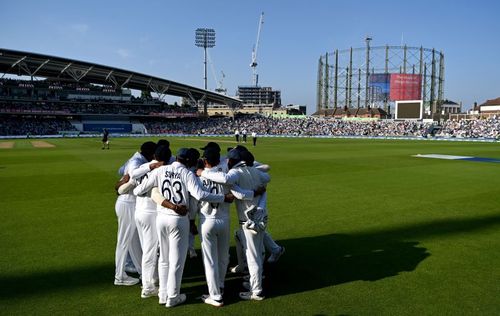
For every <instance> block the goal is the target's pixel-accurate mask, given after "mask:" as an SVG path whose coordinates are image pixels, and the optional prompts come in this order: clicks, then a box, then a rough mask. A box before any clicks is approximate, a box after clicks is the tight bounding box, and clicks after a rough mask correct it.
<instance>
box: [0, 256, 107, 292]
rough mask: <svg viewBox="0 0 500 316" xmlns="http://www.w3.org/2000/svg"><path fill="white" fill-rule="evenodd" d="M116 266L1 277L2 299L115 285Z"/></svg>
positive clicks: (75, 268) (97, 266) (77, 268)
mask: <svg viewBox="0 0 500 316" xmlns="http://www.w3.org/2000/svg"><path fill="white" fill-rule="evenodd" d="M113 280H114V265H113V264H102V265H95V266H89V267H74V268H71V269H70V268H68V269H64V270H54V271H46V272H35V273H30V274H26V275H21V276H12V277H11V276H3V275H2V276H0V284H1V285H2V286H1V287H0V299H7V298H14V297H15V298H19V297H23V296H30V295H36V294H45V293H50V292H56V291H64V290H67V289H75V288H85V287H94V286H96V285H105V284H110V285H112V284H113Z"/></svg>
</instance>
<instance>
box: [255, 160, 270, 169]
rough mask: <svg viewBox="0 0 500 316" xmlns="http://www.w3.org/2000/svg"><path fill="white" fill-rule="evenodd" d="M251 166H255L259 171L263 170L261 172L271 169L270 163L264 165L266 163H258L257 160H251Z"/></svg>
mask: <svg viewBox="0 0 500 316" xmlns="http://www.w3.org/2000/svg"><path fill="white" fill-rule="evenodd" d="M253 166H254V167H255V168H257V170H259V171H263V172H269V171H271V166H270V165H266V164H263V163H260V162H258V161H254V162H253Z"/></svg>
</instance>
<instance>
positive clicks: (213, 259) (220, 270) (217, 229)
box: [200, 218, 231, 301]
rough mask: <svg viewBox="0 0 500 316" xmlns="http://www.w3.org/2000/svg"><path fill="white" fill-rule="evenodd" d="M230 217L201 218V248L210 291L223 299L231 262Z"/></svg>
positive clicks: (214, 295)
mask: <svg viewBox="0 0 500 316" xmlns="http://www.w3.org/2000/svg"><path fill="white" fill-rule="evenodd" d="M230 234H231V232H230V228H229V219H217V218H200V237H201V250H202V254H203V265H204V266H205V277H206V279H207V285H208V293H209V294H210V297H211V298H212V299H214V300H218V301H219V300H222V291H221V289H223V288H224V280H225V278H226V271H227V266H228V264H229V238H230Z"/></svg>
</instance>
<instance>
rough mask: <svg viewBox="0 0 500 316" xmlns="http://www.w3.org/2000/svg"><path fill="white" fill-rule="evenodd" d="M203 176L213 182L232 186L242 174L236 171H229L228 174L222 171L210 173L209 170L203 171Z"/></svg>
mask: <svg viewBox="0 0 500 316" xmlns="http://www.w3.org/2000/svg"><path fill="white" fill-rule="evenodd" d="M201 176H202V177H204V178H207V179H208V180H211V181H213V182H217V183H221V184H229V185H232V184H235V183H236V182H237V181H238V179H239V176H240V174H239V173H238V171H236V170H234V169H231V170H229V171H228V172H227V173H225V172H222V171H215V172H214V171H210V172H209V171H207V170H203V172H202V173H201Z"/></svg>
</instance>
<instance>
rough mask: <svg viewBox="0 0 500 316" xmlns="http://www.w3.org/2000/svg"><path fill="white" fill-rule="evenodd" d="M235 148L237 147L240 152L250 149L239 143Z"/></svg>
mask: <svg viewBox="0 0 500 316" xmlns="http://www.w3.org/2000/svg"><path fill="white" fill-rule="evenodd" d="M234 149H236V150H237V151H238V152H239V153H242V152H245V151H248V149H247V148H246V147H245V146H241V145H237V146H236V147H234Z"/></svg>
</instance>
